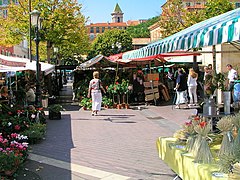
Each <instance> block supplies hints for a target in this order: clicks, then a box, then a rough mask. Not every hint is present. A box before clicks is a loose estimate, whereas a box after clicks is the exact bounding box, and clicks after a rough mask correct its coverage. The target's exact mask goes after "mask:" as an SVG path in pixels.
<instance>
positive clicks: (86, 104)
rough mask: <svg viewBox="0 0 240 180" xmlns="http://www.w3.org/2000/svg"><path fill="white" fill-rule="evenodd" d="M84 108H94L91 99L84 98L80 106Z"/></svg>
mask: <svg viewBox="0 0 240 180" xmlns="http://www.w3.org/2000/svg"><path fill="white" fill-rule="evenodd" d="M79 105H80V106H82V107H83V109H84V110H87V109H91V108H92V99H91V98H86V97H85V98H83V99H82V100H81V102H80V104H79Z"/></svg>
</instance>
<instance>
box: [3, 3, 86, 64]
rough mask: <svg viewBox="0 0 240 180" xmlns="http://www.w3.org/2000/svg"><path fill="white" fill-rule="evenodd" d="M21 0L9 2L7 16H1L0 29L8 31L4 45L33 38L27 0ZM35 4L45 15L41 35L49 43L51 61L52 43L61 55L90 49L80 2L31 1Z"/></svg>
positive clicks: (48, 53)
mask: <svg viewBox="0 0 240 180" xmlns="http://www.w3.org/2000/svg"><path fill="white" fill-rule="evenodd" d="M18 2H19V3H18V4H15V3H10V4H9V6H8V7H7V8H8V17H7V18H0V22H2V23H0V28H1V30H3V32H4V34H6V35H5V36H4V38H3V41H1V42H2V43H1V45H8V46H10V45H16V44H19V43H20V42H21V41H22V40H23V39H24V38H26V37H27V38H31V39H32V40H33V38H34V35H32V37H29V33H28V32H29V9H28V0H19V1H18ZM32 7H33V8H34V9H37V10H38V11H40V12H41V15H40V17H42V18H43V23H42V26H43V28H42V30H40V34H41V42H45V45H47V55H48V60H49V59H50V57H51V55H52V52H53V51H52V49H53V46H55V47H58V48H59V52H58V53H59V56H60V57H72V56H73V55H74V54H81V53H85V52H86V51H87V50H88V48H89V39H88V36H87V30H86V28H85V22H86V19H85V17H84V16H83V15H82V13H81V8H82V6H81V5H80V4H78V3H77V2H76V1H72V0H62V1H58V0H52V1H48V0H32ZM33 44H34V43H33ZM40 51H41V48H40Z"/></svg>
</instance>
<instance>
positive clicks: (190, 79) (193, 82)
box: [187, 74, 197, 86]
mask: <svg viewBox="0 0 240 180" xmlns="http://www.w3.org/2000/svg"><path fill="white" fill-rule="evenodd" d="M187 85H188V86H197V78H193V77H192V76H191V75H190V74H189V75H188V80H187Z"/></svg>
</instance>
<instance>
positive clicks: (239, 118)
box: [232, 113, 240, 148]
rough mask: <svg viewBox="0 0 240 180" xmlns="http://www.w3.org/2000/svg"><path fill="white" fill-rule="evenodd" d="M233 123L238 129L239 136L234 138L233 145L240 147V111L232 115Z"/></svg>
mask: <svg viewBox="0 0 240 180" xmlns="http://www.w3.org/2000/svg"><path fill="white" fill-rule="evenodd" d="M232 123H233V125H234V126H235V128H236V129H237V136H236V138H235V139H234V143H233V146H234V147H236V148H237V147H240V113H237V114H235V116H232Z"/></svg>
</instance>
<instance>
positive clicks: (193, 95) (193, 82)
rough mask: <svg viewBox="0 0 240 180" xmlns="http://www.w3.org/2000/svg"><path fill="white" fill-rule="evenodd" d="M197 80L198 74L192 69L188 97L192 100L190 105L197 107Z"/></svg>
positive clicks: (189, 76)
mask: <svg viewBox="0 0 240 180" xmlns="http://www.w3.org/2000/svg"><path fill="white" fill-rule="evenodd" d="M197 78H198V74H197V73H196V72H195V71H194V70H193V69H192V68H191V69H189V75H188V80H187V85H188V95H189V98H190V102H189V105H190V106H191V105H197Z"/></svg>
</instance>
